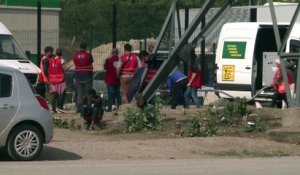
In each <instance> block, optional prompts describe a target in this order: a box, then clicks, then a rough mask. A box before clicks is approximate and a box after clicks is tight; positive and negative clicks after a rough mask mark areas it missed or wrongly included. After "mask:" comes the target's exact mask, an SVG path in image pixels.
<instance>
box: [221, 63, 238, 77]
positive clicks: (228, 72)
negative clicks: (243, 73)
mask: <svg viewBox="0 0 300 175" xmlns="http://www.w3.org/2000/svg"><path fill="white" fill-rule="evenodd" d="M234 70H235V67H234V65H223V67H222V81H234Z"/></svg>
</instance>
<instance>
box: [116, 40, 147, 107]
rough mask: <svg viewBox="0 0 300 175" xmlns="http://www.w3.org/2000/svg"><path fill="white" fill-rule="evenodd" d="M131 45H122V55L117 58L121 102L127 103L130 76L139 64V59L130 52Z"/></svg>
mask: <svg viewBox="0 0 300 175" xmlns="http://www.w3.org/2000/svg"><path fill="white" fill-rule="evenodd" d="M131 50H132V46H131V45H130V44H125V45H124V51H125V53H124V55H123V56H122V57H121V59H119V62H118V69H117V74H118V76H119V78H120V83H121V87H122V90H123V103H128V100H127V93H128V87H129V83H130V80H131V78H132V77H133V75H134V73H135V71H136V69H137V68H138V67H140V66H141V61H140V59H139V58H138V57H137V56H136V55H135V54H132V53H131Z"/></svg>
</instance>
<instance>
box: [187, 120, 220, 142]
mask: <svg viewBox="0 0 300 175" xmlns="http://www.w3.org/2000/svg"><path fill="white" fill-rule="evenodd" d="M217 131H218V127H217V120H216V117H215V116H209V119H207V118H203V119H200V118H199V117H196V116H192V118H191V119H190V121H189V123H188V126H187V135H188V136H190V137H207V136H214V135H216V133H217Z"/></svg>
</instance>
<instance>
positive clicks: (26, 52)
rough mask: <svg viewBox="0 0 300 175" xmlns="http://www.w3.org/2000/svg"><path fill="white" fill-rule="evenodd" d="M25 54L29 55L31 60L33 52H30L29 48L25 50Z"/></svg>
mask: <svg viewBox="0 0 300 175" xmlns="http://www.w3.org/2000/svg"><path fill="white" fill-rule="evenodd" d="M25 55H26V56H27V58H28V59H29V60H31V52H30V51H29V50H26V51H25Z"/></svg>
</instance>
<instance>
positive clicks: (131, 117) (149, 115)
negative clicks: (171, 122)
mask: <svg viewBox="0 0 300 175" xmlns="http://www.w3.org/2000/svg"><path fill="white" fill-rule="evenodd" d="M161 108H162V101H161V100H160V99H159V98H158V99H156V102H155V104H154V105H152V104H148V105H147V106H145V107H144V108H137V107H133V108H127V110H126V111H125V112H124V113H123V115H124V117H125V123H126V128H127V130H128V131H129V132H137V131H141V130H148V129H150V130H157V129H159V128H160V124H161V116H160V110H161Z"/></svg>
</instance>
